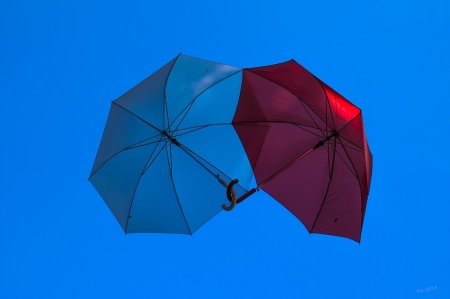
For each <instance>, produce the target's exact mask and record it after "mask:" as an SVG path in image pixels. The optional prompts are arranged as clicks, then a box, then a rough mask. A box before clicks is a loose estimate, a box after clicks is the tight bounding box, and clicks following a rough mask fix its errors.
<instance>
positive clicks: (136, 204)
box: [127, 142, 190, 234]
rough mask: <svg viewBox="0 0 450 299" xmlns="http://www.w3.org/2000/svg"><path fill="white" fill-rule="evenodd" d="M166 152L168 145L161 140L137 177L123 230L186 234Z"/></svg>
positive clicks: (185, 226) (184, 222) (187, 232)
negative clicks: (137, 184) (146, 166)
mask: <svg viewBox="0 0 450 299" xmlns="http://www.w3.org/2000/svg"><path fill="white" fill-rule="evenodd" d="M162 147H164V148H162ZM161 149H162V151H161ZM168 151H170V149H169V146H165V143H164V142H161V144H160V146H158V148H157V150H156V151H155V154H154V156H156V158H155V159H152V163H151V165H149V168H148V169H147V171H146V172H145V173H144V175H143V176H142V177H141V179H140V182H139V186H138V188H137V190H136V194H135V196H134V200H133V205H132V208H131V214H130V215H131V216H132V217H131V218H130V219H129V221H128V228H127V233H175V234H190V232H189V229H188V227H187V223H186V221H185V219H184V216H183V213H182V211H181V207H180V205H179V202H178V198H177V196H176V193H175V189H174V186H173V183H172V178H171V173H170V164H169V157H168Z"/></svg>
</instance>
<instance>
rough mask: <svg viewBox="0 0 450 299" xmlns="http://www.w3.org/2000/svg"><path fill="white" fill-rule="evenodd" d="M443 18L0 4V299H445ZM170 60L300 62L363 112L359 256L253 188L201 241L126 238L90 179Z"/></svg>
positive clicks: (249, 7)
mask: <svg viewBox="0 0 450 299" xmlns="http://www.w3.org/2000/svg"><path fill="white" fill-rule="evenodd" d="M338 2H339V4H337V3H338ZM449 14H450V2H449V1H433V0H430V1H406V0H405V1H395V0H392V1H381V0H380V1H282V0H280V1H261V0H260V1H233V0H228V1H181V0H178V1H169V0H168V1H72V3H69V1H2V3H1V4H0V82H1V83H0V101H1V112H0V113H1V116H0V136H1V149H0V153H1V154H0V163H1V164H0V165H1V168H0V169H1V170H0V175H1V176H0V196H1V199H0V252H1V253H0V298H5V299H10V298H11V299H12V298H450V290H449V288H450V284H449V282H450V258H449V252H450V242H449V235H450V223H449V219H450V217H449V215H450V197H449V193H448V185H449V183H448V179H449V177H450V175H449V163H450V162H449V158H448V156H449V155H448V153H447V152H446V149H447V148H448V147H449V145H450V142H449V137H448V136H449V133H450V129H449V124H450V120H449V117H448V110H449V109H450V104H449V99H448V96H449V94H450V92H449V82H450V80H449V79H450V75H449V69H450V56H449V53H450V39H449V36H450V18H449V17H448V16H449ZM180 52H183V53H185V54H187V55H191V56H196V57H200V58H204V59H209V60H212V61H217V62H221V63H225V64H230V65H235V66H239V67H253V66H260V65H267V64H272V63H276V62H281V61H285V60H288V59H290V58H294V59H296V60H297V61H298V62H300V63H301V64H302V65H304V66H305V67H306V68H308V69H309V70H310V71H311V72H313V73H314V74H315V75H317V76H318V77H319V78H321V79H322V80H323V81H325V82H326V83H328V84H329V85H330V86H331V87H333V88H334V89H336V90H337V91H339V92H340V93H341V94H342V95H344V96H345V97H346V98H348V99H349V100H351V101H352V102H354V103H355V104H356V105H357V106H359V107H360V108H362V110H363V113H364V118H365V126H366V132H367V136H368V140H369V144H370V146H371V150H372V153H373V155H374V170H373V179H372V188H371V194H370V198H369V202H368V207H367V213H366V218H365V223H364V230H363V234H362V241H361V244H360V245H358V244H357V243H356V242H353V241H350V240H348V239H344V238H339V237H331V236H323V235H309V234H308V232H307V231H306V229H305V228H304V227H303V225H302V224H301V223H300V222H299V221H298V220H297V219H296V218H294V217H293V216H292V215H291V214H290V213H289V212H288V211H286V210H285V209H284V208H283V207H282V206H281V205H279V204H278V203H277V202H276V201H274V200H273V199H271V198H269V197H268V196H265V195H264V194H261V192H260V193H258V195H255V196H253V197H252V198H250V199H248V200H247V201H246V202H245V203H243V204H241V205H239V206H238V207H237V208H236V209H235V210H234V211H233V212H231V213H220V214H219V215H218V216H217V217H215V218H214V219H213V220H212V221H210V222H209V223H208V224H207V225H205V226H204V227H202V228H201V229H200V230H199V231H198V232H197V233H196V234H194V236H193V237H190V236H183V235H162V234H160V235H155V234H153V235H152V234H139V235H127V236H124V234H123V231H122V230H121V228H120V226H119V225H118V223H117V222H116V220H115V219H114V217H113V215H112V214H111V213H110V211H109V210H108V208H107V207H106V205H105V204H104V202H103V200H102V199H101V198H100V197H99V196H98V194H97V193H96V191H95V189H94V188H93V187H92V186H91V185H90V183H89V182H88V181H87V178H88V175H89V173H90V170H91V167H92V164H93V161H94V158H95V154H96V152H97V147H98V145H99V142H100V138H101V135H102V132H103V129H104V125H105V121H106V117H107V114H108V111H109V106H110V102H111V101H112V100H114V99H115V98H117V97H118V96H120V95H121V94H122V93H124V92H125V91H127V90H128V89H130V88H131V87H133V86H134V85H135V84H137V83H138V82H140V81H141V80H142V79H144V78H145V77H147V76H148V75H150V74H151V73H152V72H154V71H155V70H156V69H158V68H159V67H161V66H162V65H164V64H165V63H166V62H168V61H169V60H170V59H172V58H174V57H175V56H176V55H177V54H178V53H180ZM430 287H433V289H434V287H437V289H436V290H429V291H427V289H426V288H430ZM418 290H423V293H420V292H418Z"/></svg>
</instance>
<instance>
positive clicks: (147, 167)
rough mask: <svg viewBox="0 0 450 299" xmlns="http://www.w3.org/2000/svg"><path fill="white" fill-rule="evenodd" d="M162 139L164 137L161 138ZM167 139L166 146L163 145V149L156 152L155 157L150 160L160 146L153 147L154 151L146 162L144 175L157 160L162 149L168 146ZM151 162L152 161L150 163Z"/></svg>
mask: <svg viewBox="0 0 450 299" xmlns="http://www.w3.org/2000/svg"><path fill="white" fill-rule="evenodd" d="M161 139H162V138H161ZM167 142H168V141H167V140H164V146H163V147H161V149H160V150H159V152H158V153H157V154H156V156H155V157H154V158H153V160H152V161H151V162H150V159H151V158H152V156H153V154H154V153H155V151H156V149H157V148H158V145H156V146H155V148H154V149H153V151H152V153H151V154H150V156H149V157H148V160H147V163H145V166H144V169H143V170H142V173H141V175H144V173H146V172H147V170H148V169H149V168H150V166H152V164H153V162H155V160H156V158H158V156H159V154H160V153H161V152H162V150H163V149H164V148H165V147H166V146H167ZM149 162H150V163H149Z"/></svg>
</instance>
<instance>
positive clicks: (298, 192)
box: [262, 147, 329, 231]
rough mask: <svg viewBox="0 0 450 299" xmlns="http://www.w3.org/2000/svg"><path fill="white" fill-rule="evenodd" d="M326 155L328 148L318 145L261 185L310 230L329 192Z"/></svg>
mask: <svg viewBox="0 0 450 299" xmlns="http://www.w3.org/2000/svg"><path fill="white" fill-rule="evenodd" d="M327 155H328V152H327V150H326V149H325V148H323V147H321V148H318V149H317V150H315V151H312V152H311V153H310V154H309V155H308V156H306V157H305V158H304V159H302V160H300V161H298V162H297V163H295V164H294V165H293V166H292V167H290V168H288V169H287V170H285V171H283V172H282V173H281V174H280V175H279V176H277V177H275V178H274V179H273V180H272V181H270V182H268V183H267V184H266V185H264V186H263V187H262V189H263V190H264V191H266V192H267V193H268V194H269V195H270V196H272V197H273V198H276V200H277V201H278V202H279V203H281V204H282V205H283V206H284V207H285V208H286V209H288V210H289V211H290V212H291V213H292V214H293V215H294V216H296V217H297V218H298V219H299V220H300V221H301V222H302V223H303V225H304V226H305V227H306V229H307V230H308V231H311V229H312V227H313V224H314V221H315V219H316V217H317V214H318V211H319V210H320V206H321V204H322V201H323V199H324V197H325V194H326V190H327V186H328V182H329V173H328V158H327ZM299 156H300V155H299Z"/></svg>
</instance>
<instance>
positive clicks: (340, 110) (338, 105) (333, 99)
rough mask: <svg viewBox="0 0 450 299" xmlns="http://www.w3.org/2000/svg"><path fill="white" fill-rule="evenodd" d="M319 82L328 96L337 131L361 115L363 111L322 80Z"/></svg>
mask: <svg viewBox="0 0 450 299" xmlns="http://www.w3.org/2000/svg"><path fill="white" fill-rule="evenodd" d="M319 82H320V85H322V87H323V89H324V90H325V93H326V95H327V98H328V102H329V105H330V108H331V113H332V114H333V121H334V127H335V128H336V129H339V128H341V127H342V126H343V125H345V124H346V123H348V122H349V121H351V120H352V119H353V118H355V117H356V116H357V115H358V114H359V113H361V110H360V109H359V108H358V107H356V106H355V105H353V104H352V103H350V102H349V101H347V100H346V99H345V98H344V97H343V96H341V95H340V94H339V93H337V92H336V91H335V90H334V89H332V88H331V87H329V86H328V85H327V84H325V83H324V82H322V81H320V80H319Z"/></svg>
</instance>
